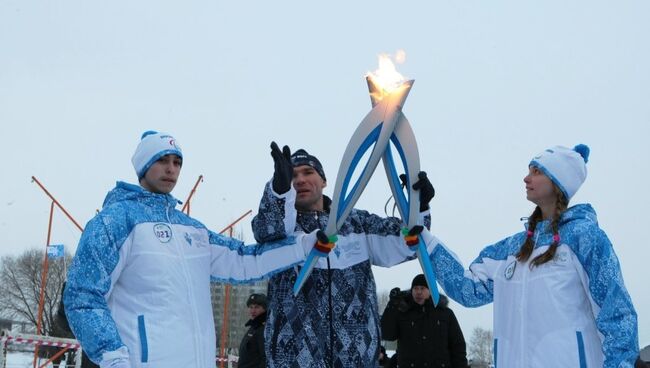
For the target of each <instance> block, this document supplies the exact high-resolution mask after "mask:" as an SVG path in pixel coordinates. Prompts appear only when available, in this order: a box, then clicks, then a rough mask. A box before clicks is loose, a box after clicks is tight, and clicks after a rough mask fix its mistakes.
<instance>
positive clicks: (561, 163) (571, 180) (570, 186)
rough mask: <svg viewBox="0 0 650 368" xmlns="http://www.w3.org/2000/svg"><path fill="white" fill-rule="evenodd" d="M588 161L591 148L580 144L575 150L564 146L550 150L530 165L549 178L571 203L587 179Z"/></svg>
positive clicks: (538, 156)
mask: <svg viewBox="0 0 650 368" xmlns="http://www.w3.org/2000/svg"><path fill="white" fill-rule="evenodd" d="M588 160H589V147H587V146H586V145H584V144H579V145H577V146H575V147H573V149H571V148H567V147H562V146H555V147H552V148H549V149H547V150H545V151H544V152H542V153H540V154H539V155H537V156H535V157H534V158H533V159H532V161H530V164H528V165H529V166H533V167H536V168H538V169H540V170H541V171H542V172H543V173H544V175H546V176H548V178H549V179H551V181H552V182H553V183H554V184H555V185H557V187H558V188H560V190H561V191H562V193H564V196H565V198H566V199H567V201H569V200H570V199H571V197H573V195H574V194H576V192H577V191H578V189H579V188H580V186H581V185H582V183H584V181H585V179H586V178H587V165H586V164H587V161H588Z"/></svg>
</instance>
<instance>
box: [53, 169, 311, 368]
mask: <svg viewBox="0 0 650 368" xmlns="http://www.w3.org/2000/svg"><path fill="white" fill-rule="evenodd" d="M177 203H178V201H177V200H176V199H174V197H172V196H171V195H163V194H154V193H151V192H148V191H146V190H144V189H142V188H141V187H140V186H137V185H131V184H126V183H122V182H119V183H118V184H117V187H116V188H115V189H113V190H112V191H111V192H109V193H108V195H107V196H106V200H105V201H104V206H103V207H104V208H103V210H102V211H101V212H100V213H99V214H97V216H95V217H94V218H93V219H92V220H90V222H89V223H88V224H87V225H86V228H85V230H84V232H83V235H82V236H81V240H80V242H79V247H78V248H77V252H76V255H75V257H74V260H73V262H72V265H71V266H70V269H69V271H68V281H67V286H66V288H65V293H64V305H65V312H66V315H67V317H68V321H69V322H70V326H71V328H72V330H73V332H74V334H75V336H76V337H77V339H78V340H79V341H80V342H81V345H82V347H83V349H84V350H85V351H86V352H87V353H88V355H89V356H90V358H91V359H92V360H93V361H94V362H97V363H100V362H102V361H104V362H109V361H111V360H113V359H118V358H125V359H128V360H129V362H130V366H131V367H156V368H160V367H163V368H165V367H169V368H178V367H193V368H207V367H214V364H215V360H214V359H215V354H216V352H215V349H216V342H215V329H214V320H213V317H212V305H211V299H210V281H211V280H216V281H227V282H242V281H252V280H257V279H260V278H262V277H265V276H268V275H270V274H272V273H274V272H278V271H280V270H283V269H286V268H287V267H291V266H293V265H294V264H297V263H298V262H301V261H304V259H305V257H306V255H307V254H308V252H309V251H310V250H311V248H312V246H313V244H314V242H315V234H308V235H298V236H296V237H295V238H288V239H286V240H285V241H283V242H279V243H272V244H267V245H265V247H264V249H260V248H259V247H256V246H244V244H243V243H241V242H240V241H238V240H235V239H232V238H228V237H224V236H221V235H218V234H216V233H214V232H211V231H209V230H208V229H206V228H205V226H203V224H201V223H200V222H198V221H196V220H194V219H192V218H190V217H189V216H187V215H186V214H184V213H183V212H181V211H179V210H177V209H175V206H176V204H177Z"/></svg>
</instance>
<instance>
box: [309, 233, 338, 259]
mask: <svg viewBox="0 0 650 368" xmlns="http://www.w3.org/2000/svg"><path fill="white" fill-rule="evenodd" d="M337 240H338V237H337V236H336V235H334V236H332V237H331V238H330V237H329V236H327V234H325V232H324V231H323V230H318V231H317V232H316V244H314V249H316V250H317V251H319V252H321V253H324V254H328V253H329V252H331V251H332V249H334V246H335V245H336V244H335V243H336V241H337Z"/></svg>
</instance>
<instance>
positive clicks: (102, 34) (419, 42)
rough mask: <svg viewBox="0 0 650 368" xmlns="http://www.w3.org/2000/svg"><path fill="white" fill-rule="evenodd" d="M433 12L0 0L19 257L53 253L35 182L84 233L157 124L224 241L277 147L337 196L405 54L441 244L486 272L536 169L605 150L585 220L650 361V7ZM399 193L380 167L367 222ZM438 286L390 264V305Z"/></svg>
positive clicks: (59, 220)
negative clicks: (392, 63)
mask: <svg viewBox="0 0 650 368" xmlns="http://www.w3.org/2000/svg"><path fill="white" fill-rule="evenodd" d="M424 3H425V2H395V1H372V2H370V1H353V2H350V1H339V0H333V1H327V2H320V3H318V4H314V2H306V1H281V2H269V1H259V2H244V1H240V2H233V1H229V2H223V1H193V0H191V1H182V2H179V1H149V0H146V1H145V0H143V1H109V2H106V1H104V2H94V1H81V0H79V1H71V0H62V1H24V0H0V132H1V136H2V140H3V144H2V146H3V152H4V155H5V156H6V158H7V160H6V161H5V164H4V165H3V166H4V167H3V170H2V172H3V174H2V180H0V255H8V254H19V253H20V252H22V251H24V250H25V249H28V248H31V247H44V245H45V242H46V236H47V224H48V214H49V209H50V201H49V199H48V198H47V197H46V196H45V194H44V193H43V192H42V191H41V190H40V189H39V188H38V186H37V185H36V184H32V183H31V182H30V178H31V176H32V175H33V176H36V177H37V178H38V179H39V180H40V181H41V182H42V183H43V184H44V185H45V186H46V188H47V189H48V190H49V191H50V192H51V193H52V194H53V195H54V196H55V197H56V198H57V199H58V200H59V201H60V202H61V204H63V206H64V207H65V208H66V209H67V210H68V211H69V212H70V214H71V215H72V216H73V217H74V218H75V219H76V220H77V221H78V222H80V223H81V224H82V225H84V224H85V223H86V222H87V221H88V220H89V219H90V218H91V217H92V216H93V215H94V213H95V211H96V210H97V209H99V208H101V204H102V201H103V199H104V196H105V194H106V192H107V191H108V190H110V189H111V188H112V187H113V186H114V185H115V181H116V180H125V181H129V182H135V179H136V178H135V174H134V172H133V168H132V166H131V162H130V159H131V155H132V153H133V151H134V149H135V146H136V145H137V143H138V141H139V139H140V135H141V133H142V132H143V131H145V130H150V129H153V130H160V131H167V132H170V133H172V134H173V135H175V136H176V138H177V140H178V142H179V143H180V145H181V146H182V148H183V151H184V155H185V161H184V165H183V171H182V174H181V178H180V182H179V183H178V185H177V188H176V190H175V191H174V192H173V194H175V195H176V196H177V197H178V198H180V199H185V198H186V197H187V195H188V193H189V191H190V189H191V188H192V186H193V185H194V183H195V181H196V179H197V178H198V176H199V175H201V174H203V175H204V181H203V183H201V184H200V186H199V188H198V192H197V194H196V196H195V197H194V200H193V201H192V215H194V216H195V217H197V218H198V219H200V220H201V221H203V222H204V223H205V224H206V225H207V226H208V227H210V228H212V229H213V230H216V231H219V230H221V229H222V228H223V227H225V226H226V225H227V224H228V223H229V222H231V221H232V220H234V219H235V218H237V217H239V216H240V215H241V214H242V213H244V212H246V211H248V210H249V209H252V210H253V211H254V213H256V212H257V204H258V201H259V198H260V195H261V193H262V189H263V186H264V183H265V182H266V181H267V180H268V179H269V178H270V177H271V175H272V171H273V163H272V159H271V157H270V155H269V148H268V146H269V143H270V142H271V140H276V141H277V142H278V143H279V144H280V145H284V144H288V145H290V147H292V149H293V150H296V149H298V148H305V149H307V150H308V151H309V152H310V153H312V154H314V155H316V156H318V157H319V158H320V159H321V161H322V163H323V165H324V166H325V170H326V174H327V176H328V178H329V179H330V186H329V187H328V188H326V193H327V194H330V195H331V194H332V193H331V192H332V190H333V186H334V182H335V176H336V173H337V171H338V164H339V162H340V159H341V157H342V155H343V151H344V150H345V146H346V145H347V142H348V140H349V138H350V136H351V134H352V132H353V131H354V129H355V128H356V126H357V125H358V124H359V122H360V121H361V120H362V119H363V117H364V116H365V115H366V113H367V112H368V111H369V110H370V99H369V98H368V94H367V88H366V84H365V80H364V75H365V73H366V72H368V71H372V70H374V69H375V68H376V67H377V56H378V54H380V53H390V54H394V53H395V52H397V50H400V49H401V50H404V51H405V52H406V61H405V62H404V63H403V64H401V65H398V70H399V71H400V72H401V73H402V74H404V75H405V76H406V77H409V78H413V79H415V84H414V86H413V89H412V90H411V93H410V96H409V98H408V99H407V100H406V104H405V106H404V113H405V114H406V116H407V117H408V118H409V120H410V122H411V124H412V126H413V129H414V131H415V133H416V135H417V140H418V144H419V146H420V154H421V161H422V168H423V169H424V170H426V171H427V172H428V173H429V176H430V177H431V179H432V181H433V184H434V186H435V187H436V190H437V195H436V198H435V199H434V200H433V202H432V219H433V226H432V231H433V232H434V233H435V234H436V235H438V236H439V237H440V238H441V239H443V240H444V241H445V242H446V244H447V245H448V246H449V247H451V248H452V249H454V250H455V251H456V252H457V254H458V255H459V257H461V259H462V260H463V261H464V262H465V264H466V265H468V264H469V262H471V261H472V260H473V259H474V258H475V257H476V256H477V255H478V253H479V251H480V250H481V249H482V248H483V247H484V246H485V245H488V244H491V243H493V242H496V241H498V240H500V239H502V238H503V237H506V236H508V235H510V234H512V233H514V232H516V231H519V230H520V229H522V226H523V225H522V223H521V222H520V220H519V219H520V218H521V217H522V216H527V215H528V214H530V212H532V209H533V206H532V205H531V203H529V202H527V201H526V199H525V191H524V184H523V181H522V179H523V177H524V175H525V174H526V172H527V165H528V162H529V161H530V159H531V158H532V157H533V156H534V155H535V154H537V153H538V152H540V151H542V150H543V149H545V148H547V147H549V146H552V145H558V144H559V145H565V146H573V145H575V144H578V143H585V144H587V145H589V146H590V147H591V150H592V153H591V157H590V161H589V163H588V165H587V166H588V170H589V175H588V178H587V181H586V182H585V184H584V185H583V187H582V189H581V190H580V191H579V192H578V193H577V195H576V196H575V197H574V199H573V201H572V203H581V202H589V203H591V204H592V205H593V206H594V208H595V209H596V211H597V213H598V215H599V221H600V225H601V227H602V228H603V229H604V230H605V231H606V232H607V234H608V235H609V237H610V239H611V240H612V242H613V244H614V248H615V250H616V252H617V254H618V257H619V260H620V261H621V265H622V269H623V275H624V277H625V281H626V285H627V287H628V290H629V292H630V294H631V296H632V300H633V302H634V304H635V307H636V309H637V312H638V314H639V330H640V343H641V346H646V345H648V344H650V293H648V280H650V276H648V260H649V259H650V249H649V245H648V243H649V241H648V239H649V236H648V233H647V232H646V231H645V230H646V229H647V227H648V225H647V224H648V223H649V221H650V215H649V214H648V207H649V205H650V200H649V199H648V195H647V194H646V192H647V187H648V183H649V182H650V170H649V169H650V167H649V164H648V160H649V159H650V145H649V144H648V143H647V139H648V137H649V136H650V128H649V126H650V104H649V103H648V101H650V69H649V68H648V65H650V47H649V46H648V45H649V44H648V36H649V35H650V22H648V14H650V2H648V1H646V0H638V1H617V2H612V1H594V0H590V1H571V2H566V1H555V0H548V1H489V2H485V1H429V2H426V4H424ZM380 169H381V167H380ZM388 196H389V189H388V187H387V185H386V179H385V175H384V174H383V172H382V171H380V170H378V171H377V173H376V175H375V176H374V177H373V179H372V181H371V183H370V185H369V187H368V188H367V190H366V192H364V194H363V196H362V197H361V199H360V201H359V203H358V205H357V207H359V208H364V209H368V210H370V211H373V212H376V213H380V214H383V213H384V209H383V208H384V203H385V201H386V199H387V198H388ZM250 219H251V217H250V216H249V217H248V218H246V219H245V221H244V222H243V223H242V227H241V229H242V230H243V231H244V234H245V237H246V241H247V242H252V241H253V239H252V236H251V235H250V234H251V232H250ZM79 235H80V233H79V231H78V230H77V229H76V228H75V227H74V225H72V224H71V223H70V221H68V220H66V219H65V218H64V217H63V215H62V213H61V212H60V211H57V212H56V214H55V219H54V222H53V231H52V239H51V242H52V243H64V244H66V246H67V248H68V250H70V251H72V252H74V249H75V248H76V243H77V241H78V239H79ZM419 272H420V270H419V264H418V263H417V262H410V263H407V264H404V265H401V266H399V267H396V268H392V269H375V277H376V281H377V286H378V289H379V290H383V291H386V290H389V289H391V288H392V287H394V286H399V287H402V288H408V287H409V285H410V281H411V279H412V278H413V276H414V275H416V274H417V273H419ZM452 307H453V308H454V310H455V312H456V314H457V315H458V318H459V320H460V323H461V325H462V327H463V329H464V330H465V334H466V335H470V333H471V329H472V328H473V327H474V326H482V327H484V328H491V326H492V310H491V307H489V306H488V307H481V308H478V309H471V310H470V309H465V308H463V307H461V306H459V305H457V304H452Z"/></svg>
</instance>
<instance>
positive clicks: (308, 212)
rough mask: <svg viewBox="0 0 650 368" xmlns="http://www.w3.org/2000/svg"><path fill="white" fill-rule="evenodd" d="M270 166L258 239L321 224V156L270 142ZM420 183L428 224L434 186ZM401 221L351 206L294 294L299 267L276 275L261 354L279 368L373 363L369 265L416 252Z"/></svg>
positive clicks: (376, 341) (374, 317)
mask: <svg viewBox="0 0 650 368" xmlns="http://www.w3.org/2000/svg"><path fill="white" fill-rule="evenodd" d="M271 156H272V157H273V160H274V165H275V173H274V174H273V179H272V180H271V181H270V182H269V183H267V185H266V187H265V190H264V195H263V197H262V200H261V203H260V208H259V212H258V214H257V216H255V218H254V219H253V233H254V234H255V239H256V240H257V241H258V242H260V243H263V242H268V241H277V240H278V239H284V238H285V237H286V236H288V235H290V234H293V232H294V231H314V230H318V229H325V228H326V226H327V222H328V220H329V211H330V204H331V200H330V199H329V198H328V197H327V196H325V195H323V188H325V186H326V185H327V180H326V177H325V172H324V170H323V166H322V165H321V163H320V161H319V160H318V159H317V158H316V157H315V156H312V155H310V154H309V153H307V152H306V151H305V150H302V149H301V150H298V151H296V152H295V153H294V154H293V155H292V154H291V151H290V149H289V147H287V146H285V147H284V148H283V150H282V151H280V149H279V147H278V146H277V144H276V143H275V142H273V143H272V144H271ZM414 188H420V201H421V208H420V211H421V212H420V224H425V225H427V227H428V224H429V221H430V219H429V204H428V203H429V201H430V200H431V198H432V197H433V186H432V185H431V183H430V182H429V180H428V179H426V176H424V179H422V180H420V181H419V182H418V183H415V184H414ZM401 227H402V221H401V220H400V219H398V218H395V217H388V218H382V217H380V216H377V215H374V214H371V213H369V212H367V211H362V210H358V209H353V210H352V212H351V213H350V215H349V216H348V218H347V219H346V220H345V222H344V224H343V225H342V226H341V228H340V230H339V232H338V241H337V243H336V244H337V246H336V248H334V250H333V251H332V252H331V253H330V254H329V256H328V257H326V258H322V259H320V260H319V261H318V263H317V264H316V266H315V267H314V270H313V271H312V273H311V275H310V276H309V278H308V279H307V280H306V282H305V284H304V285H303V287H302V289H301V291H300V293H299V294H298V295H297V296H296V297H295V298H294V296H293V291H292V288H293V284H294V283H295V281H296V276H297V274H298V268H297V267H296V268H291V269H287V270H285V271H282V272H279V273H277V274H275V275H273V276H272V277H271V279H270V281H269V288H268V293H267V295H268V302H269V309H268V316H267V323H266V331H265V337H266V359H267V364H268V366H269V367H271V368H276V367H278V368H279V367H282V368H285V367H301V368H309V367H311V368H321V367H377V366H378V357H379V345H380V340H381V339H380V331H379V330H380V323H379V313H378V310H377V308H378V305H377V293H376V287H375V280H374V278H373V275H372V270H371V265H377V266H383V267H390V266H393V265H395V264H398V263H401V262H404V261H408V260H412V259H414V253H413V252H412V251H411V250H409V248H408V247H407V246H406V245H405V242H404V239H403V238H402V236H401Z"/></svg>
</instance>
